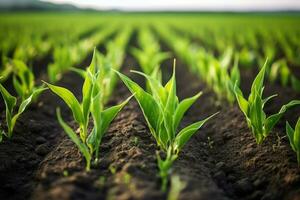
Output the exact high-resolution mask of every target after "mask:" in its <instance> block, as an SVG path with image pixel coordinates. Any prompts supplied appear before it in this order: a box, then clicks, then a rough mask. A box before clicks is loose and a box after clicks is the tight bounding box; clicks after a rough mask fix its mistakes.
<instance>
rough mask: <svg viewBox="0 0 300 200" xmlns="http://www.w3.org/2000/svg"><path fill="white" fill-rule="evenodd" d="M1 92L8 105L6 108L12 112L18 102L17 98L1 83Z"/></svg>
mask: <svg viewBox="0 0 300 200" xmlns="http://www.w3.org/2000/svg"><path fill="white" fill-rule="evenodd" d="M0 92H1V94H2V97H3V99H4V103H5V106H6V109H7V110H8V112H10V113H12V112H13V109H14V107H15V106H16V104H17V98H16V97H14V96H12V95H11V94H10V93H9V92H8V91H7V90H6V89H5V88H4V87H3V85H2V84H1V83H0Z"/></svg>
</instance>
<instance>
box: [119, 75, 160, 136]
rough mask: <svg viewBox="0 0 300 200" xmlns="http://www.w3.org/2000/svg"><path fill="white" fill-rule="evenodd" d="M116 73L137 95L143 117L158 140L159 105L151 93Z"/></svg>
mask: <svg viewBox="0 0 300 200" xmlns="http://www.w3.org/2000/svg"><path fill="white" fill-rule="evenodd" d="M115 72H116V73H117V74H118V75H119V77H120V78H121V80H122V81H123V82H124V84H125V85H126V86H127V87H128V89H129V90H130V92H131V93H132V94H135V95H134V97H135V99H136V100H137V102H138V103H139V105H140V107H141V109H142V112H143V115H144V117H145V119H146V121H147V123H148V126H149V128H150V130H151V132H152V134H154V137H155V138H157V133H156V128H157V127H159V121H158V119H159V118H160V116H161V111H160V109H159V106H158V104H157V103H156V101H155V100H154V98H153V97H152V96H151V95H150V94H149V93H147V92H145V91H144V90H143V89H142V88H141V87H140V86H139V85H138V84H136V83H135V82H133V81H132V80H131V79H130V78H128V77H127V76H125V75H123V74H121V73H120V72H118V71H115ZM153 131H154V133H153Z"/></svg>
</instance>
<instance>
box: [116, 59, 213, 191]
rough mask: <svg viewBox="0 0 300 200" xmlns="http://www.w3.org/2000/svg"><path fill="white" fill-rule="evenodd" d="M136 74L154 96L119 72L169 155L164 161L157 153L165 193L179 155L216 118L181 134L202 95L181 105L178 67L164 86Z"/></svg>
mask: <svg viewBox="0 0 300 200" xmlns="http://www.w3.org/2000/svg"><path fill="white" fill-rule="evenodd" d="M134 72H135V73H138V74H140V75H142V76H144V77H145V78H146V79H147V80H148V82H149V85H150V88H151V93H149V92H146V91H145V90H144V89H142V88H141V87H140V86H139V85H138V84H137V83H135V82H134V81H132V80H131V79H130V78H128V77H127V76H125V75H123V74H121V73H119V72H116V73H117V74H118V75H119V77H120V78H121V80H122V81H123V82H124V84H125V85H126V86H127V87H128V89H129V90H130V91H131V93H134V94H135V95H134V97H135V98H136V100H137V102H138V103H139V105H140V108H141V110H142V112H143V115H144V117H145V119H146V122H147V124H148V127H149V129H150V132H151V134H152V136H153V137H154V138H155V140H156V142H157V145H158V146H159V147H160V149H161V150H162V151H163V152H165V154H166V157H165V158H161V156H160V155H159V154H157V160H158V167H159V170H160V172H159V175H160V177H161V179H162V190H163V191H166V188H167V183H168V175H169V173H170V169H171V167H172V164H173V162H174V161H175V160H176V159H177V157H178V154H179V152H180V151H181V149H182V148H183V146H184V145H185V144H186V143H187V141H188V140H189V139H190V138H191V137H192V136H193V135H194V134H195V133H196V132H197V130H198V129H200V128H201V126H202V125H203V124H204V123H205V122H207V121H208V120H209V119H210V118H212V117H213V116H214V115H211V116H210V117H208V118H206V119H204V120H201V121H198V122H196V123H193V124H191V125H189V126H187V127H185V128H184V129H182V130H180V131H178V126H179V124H180V121H181V120H182V118H183V116H184V114H185V112H186V111H187V110H188V109H189V107H190V106H191V105H192V104H193V103H194V102H195V101H196V100H197V99H198V98H199V97H200V95H201V94H202V93H201V92H199V93H198V94H196V95H195V96H193V97H190V98H187V99H184V100H182V101H180V102H179V100H178V97H177V95H176V80H175V64H174V69H173V75H172V77H171V79H170V80H169V81H168V82H167V84H166V85H164V86H163V85H162V83H161V82H160V81H159V80H157V79H155V78H153V77H152V76H149V75H147V74H144V73H142V72H137V71H134Z"/></svg>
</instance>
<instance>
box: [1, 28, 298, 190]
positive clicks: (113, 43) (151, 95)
mask: <svg viewBox="0 0 300 200" xmlns="http://www.w3.org/2000/svg"><path fill="white" fill-rule="evenodd" d="M119 25H120V24H119V23H118V24H111V25H106V26H105V28H104V29H102V30H101V31H98V32H95V33H92V34H91V35H90V36H89V37H87V38H83V39H79V36H78V35H80V34H81V33H82V32H81V31H78V32H76V33H74V38H73V39H71V40H70V41H69V42H62V45H59V46H55V44H58V43H59V42H58V41H55V42H53V43H51V45H54V46H53V62H51V63H50V64H49V65H48V70H47V75H48V77H47V78H48V79H47V80H45V81H46V82H44V84H41V85H38V84H37V81H36V80H37V77H35V75H34V73H33V72H32V69H31V68H30V67H28V66H27V64H26V63H28V60H31V59H33V58H34V57H35V56H34V55H26V56H24V57H23V58H22V57H18V56H15V55H13V56H12V59H10V60H9V61H8V62H7V63H6V62H5V61H4V60H5V59H3V60H2V61H3V63H4V64H3V63H2V68H3V69H1V72H2V73H1V74H2V76H1V78H2V80H3V82H5V80H9V78H10V77H12V85H13V88H14V90H15V93H16V94H17V95H12V94H11V92H9V90H8V89H6V88H5V87H4V85H3V84H0V92H1V94H2V97H3V99H4V103H5V107H6V111H5V112H6V127H3V129H2V130H1V132H0V141H2V140H3V139H6V138H8V139H10V138H11V137H12V136H13V130H14V126H15V124H16V122H17V120H18V118H19V117H20V115H21V114H22V113H23V112H24V111H26V109H27V108H28V106H29V105H30V104H31V103H32V102H35V101H38V97H39V95H40V94H41V93H42V92H43V91H45V90H46V89H50V90H51V91H52V92H53V93H54V94H56V95H58V96H59V97H60V98H61V99H62V100H63V101H64V102H65V103H66V105H67V106H68V107H69V108H70V110H71V111H72V116H73V118H74V121H75V122H76V127H77V128H78V130H76V129H73V128H72V127H71V126H70V125H68V124H67V123H66V122H65V121H64V120H63V118H62V116H61V113H60V109H59V108H58V109H57V119H58V122H59V124H60V125H61V126H62V128H63V129H64V132H65V133H66V134H67V135H68V136H69V138H70V139H71V140H72V141H73V142H74V143H75V145H76V146H77V147H78V149H79V151H80V152H81V153H82V155H83V156H84V158H85V160H86V170H87V171H89V170H90V168H91V166H92V165H93V164H97V162H99V146H100V144H101V140H102V138H103V136H104V134H105V132H106V131H107V129H108V127H109V125H110V123H111V122H112V121H113V119H114V118H115V117H116V116H117V114H118V113H119V112H120V111H121V109H122V108H123V107H124V106H125V105H126V104H127V102H128V101H129V100H130V99H131V98H132V97H134V98H135V99H136V101H137V102H138V104H139V106H140V108H141V110H142V113H143V115H144V118H145V121H146V122H147V125H148V128H149V130H150V133H151V135H152V136H153V138H154V139H155V141H156V143H157V147H158V149H160V150H161V151H162V152H163V155H161V154H160V153H158V154H157V163H158V168H159V175H160V177H161V179H162V184H161V187H162V190H163V191H166V189H167V184H168V179H169V174H170V170H171V168H172V165H173V162H175V160H176V159H177V158H178V156H179V155H180V151H181V150H182V148H183V147H184V145H185V144H186V143H187V142H188V141H189V139H190V138H191V137H192V136H193V135H194V134H195V133H197V131H198V130H199V129H200V128H201V127H202V126H203V125H204V124H205V123H206V122H207V121H208V120H213V119H211V118H212V117H213V116H215V115H216V114H217V113H215V114H213V113H211V115H210V116H209V117H207V118H205V119H203V120H201V121H198V122H195V123H192V124H191V125H188V126H186V127H185V128H183V129H181V130H178V129H179V124H180V122H181V121H182V118H183V117H184V115H185V113H186V112H187V111H188V109H189V108H190V107H191V105H192V104H193V103H194V102H195V101H196V100H198V98H199V97H200V96H201V94H202V92H201V91H199V93H198V94H195V96H193V97H190V98H186V99H183V100H181V101H180V100H179V98H178V96H177V87H176V76H175V75H176V67H175V65H176V62H175V61H174V66H173V73H172V76H171V78H170V79H169V80H168V81H167V83H166V84H164V83H163V81H162V80H163V79H162V77H164V74H163V72H162V70H161V66H160V65H161V63H162V62H163V61H164V60H165V59H167V58H169V57H171V53H169V52H163V51H162V50H161V49H162V48H161V47H160V42H159V40H158V38H156V35H155V34H153V33H154V32H153V30H152V29H151V28H150V27H149V26H141V25H140V24H139V28H138V31H137V32H138V40H137V41H138V46H139V48H132V49H130V50H131V53H132V55H133V56H134V57H135V58H136V60H137V61H138V63H139V65H140V68H141V69H142V71H143V72H140V71H133V72H134V73H136V74H139V75H141V76H143V77H144V78H145V81H146V87H145V88H143V87H141V86H140V85H139V84H138V83H136V82H134V81H133V80H132V79H131V78H130V77H128V76H126V75H124V74H122V73H121V70H120V67H121V66H122V62H123V60H124V58H125V56H126V50H127V47H128V43H129V40H130V38H131V36H132V33H133V29H132V27H131V26H129V27H124V28H123V29H121V30H120V31H118V32H117V33H116V29H117V26H119ZM154 30H155V32H156V33H158V35H159V37H160V38H161V39H162V41H163V42H165V43H166V44H167V45H168V46H169V48H170V49H171V50H172V51H174V52H175V53H176V55H177V56H178V58H180V59H181V60H182V61H184V62H185V63H186V65H187V66H188V67H189V70H191V72H193V73H195V74H197V75H198V76H199V77H200V79H201V80H203V81H204V82H205V83H206V84H207V86H208V87H209V88H210V89H212V90H213V91H214V92H215V93H216V95H217V96H218V102H217V103H218V104H223V103H224V101H227V102H229V105H230V106H235V103H237V104H238V106H239V108H240V110H241V112H242V113H243V114H244V115H245V119H246V121H247V124H248V126H249V128H250V130H251V131H252V133H253V136H254V137H255V139H256V142H257V144H261V143H262V142H263V141H264V140H265V139H266V137H267V136H268V135H269V134H270V132H271V130H272V129H273V127H274V126H275V125H276V124H277V123H278V121H279V120H280V118H281V117H282V116H283V115H284V113H285V112H286V111H287V110H288V109H290V108H292V107H295V106H297V105H299V104H300V100H293V101H290V102H289V103H287V104H285V105H282V107H281V109H280V110H279V111H278V112H277V113H275V114H272V115H269V116H267V114H266V113H265V111H264V107H265V105H266V103H267V102H268V101H269V100H270V99H271V98H273V97H275V95H272V96H269V97H266V98H265V97H263V90H264V79H265V74H268V75H269V76H270V79H272V76H273V78H274V77H275V78H276V77H277V73H275V72H274V71H273V72H272V69H274V68H275V67H274V65H270V64H268V63H269V62H273V60H272V59H273V58H270V60H271V61H265V63H264V64H263V66H262V67H260V71H259V73H258V74H257V76H256V78H255V79H254V81H253V83H252V87H251V92H250V95H249V97H248V98H245V97H244V94H243V92H242V90H241V89H240V82H241V80H240V68H239V64H240V59H241V57H242V56H241V55H240V54H239V53H238V52H239V50H236V49H238V48H237V47H236V46H235V45H237V46H239V45H240V46H244V43H243V42H241V43H240V44H234V45H232V46H230V48H227V47H226V48H225V47H223V46H222V45H221V47H218V46H214V48H216V49H217V51H218V53H220V54H221V56H220V57H219V56H217V55H215V54H214V53H212V52H210V50H209V48H212V47H209V48H208V49H206V48H203V47H202V46H197V44H193V45H191V41H190V36H188V37H181V36H180V35H179V34H177V33H174V32H172V31H171V30H172V29H170V28H168V26H165V25H164V24H159V25H155V26H154ZM44 31H46V30H44ZM47 31H48V30H47ZM47 31H46V32H47ZM113 33H116V34H115V36H114V39H108V38H109V36H111V35H112V34H113ZM43 34H45V33H44V32H41V33H39V34H38V36H37V37H38V38H39V40H41V41H40V42H37V43H38V44H41V43H43V42H42V39H41V38H43V37H42V36H43ZM252 34H253V33H250V36H247V37H250V38H252V37H254V36H252ZM24 35H26V36H24V40H29V43H31V42H32V38H34V37H31V36H30V34H28V33H24ZM75 35H76V36H75ZM204 35H205V34H204ZM216 37H217V36H216ZM228 37H229V36H228ZM230 37H233V36H230ZM26 38H27V39H26ZM293 38H294V39H291V40H292V41H294V40H295V41H298V40H297V39H298V38H297V37H296V36H293ZM22 40H23V39H22ZM54 40H55V39H54ZM106 40H107V41H106ZM241 40H242V39H241ZM250 40H251V39H250ZM253 40H255V41H256V39H253ZM50 41H51V39H50ZM242 41H243V40H242ZM25 43H27V42H25ZM101 43H105V45H106V52H105V54H102V53H100V52H98V51H97V50H96V48H95V49H94V52H93V58H92V61H91V63H90V65H89V66H88V67H87V68H86V69H80V68H76V65H78V64H79V63H80V62H81V61H82V60H84V59H85V58H86V57H87V56H88V54H89V52H91V51H92V50H93V48H94V46H95V44H101ZM211 43H214V44H216V43H218V42H215V41H213V42H211ZM279 43H280V44H281V43H283V44H282V46H284V45H287V44H285V43H284V42H282V41H281V42H279ZM250 44H251V45H252V42H250ZM210 45H211V44H210ZM253 45H254V44H253ZM33 46H35V45H33ZM205 46H206V45H205ZM207 46H209V45H207ZM224 46H227V44H226V45H224ZM251 47H252V46H251ZM254 47H255V45H254ZM254 47H253V48H254ZM10 48H11V49H18V48H21V49H23V48H22V47H17V46H15V47H9V48H8V50H4V49H1V50H2V52H5V53H4V54H3V57H7V56H9V53H8V52H9V51H11V49H10ZM35 48H36V50H39V47H38V45H37V46H35ZM270 48H271V47H270ZM254 49H255V48H254ZM23 50H24V49H23ZM16 51H17V50H15V52H16ZM48 51H49V49H47V50H45V52H48ZM42 55H43V54H42ZM262 57H265V56H262ZM20 59H21V60H20ZM260 59H261V58H260ZM288 59H289V58H288ZM264 60H265V58H264ZM289 61H290V60H288V62H289ZM260 62H261V61H260ZM283 62H284V61H283ZM286 62H287V61H286ZM292 62H295V63H297V61H296V60H293V61H292ZM251 66H252V64H251ZM275 66H276V65H275ZM6 67H10V68H11V69H13V70H11V72H10V73H3V72H5V71H7V68H6ZM278 68H279V67H277V69H276V71H279V69H278ZM70 70H72V71H74V72H76V73H78V74H79V75H80V76H81V77H82V78H83V79H84V83H83V85H82V99H78V98H76V96H75V95H74V94H73V93H72V91H70V90H68V89H66V88H64V87H60V86H57V85H56V84H57V82H58V80H59V79H61V78H63V74H64V73H65V72H67V71H70ZM274 73H275V74H274ZM281 73H283V72H281ZM290 76H292V78H291V79H295V77H294V76H293V74H292V73H291V72H289V73H288V77H290ZM118 79H120V80H122V82H123V83H124V84H125V85H126V86H127V88H128V89H129V90H130V92H131V93H132V96H130V97H128V98H127V99H126V100H124V101H123V102H122V103H120V104H118V105H114V106H111V107H108V108H107V107H106V103H107V101H108V100H109V98H110V97H111V95H112V93H113V91H114V89H115V86H116V82H117V80H118ZM282 79H284V80H285V79H286V77H283V78H282ZM293 83H294V84H295V85H296V86H295V88H298V87H299V85H298V84H299V83H298V82H297V81H296V82H295V81H293ZM286 132H287V136H288V138H289V140H290V144H291V148H292V149H293V150H294V151H295V152H296V154H297V159H298V162H299V164H300V118H299V120H298V122H297V124H296V126H295V129H293V127H292V126H291V125H290V124H289V123H288V122H286Z"/></svg>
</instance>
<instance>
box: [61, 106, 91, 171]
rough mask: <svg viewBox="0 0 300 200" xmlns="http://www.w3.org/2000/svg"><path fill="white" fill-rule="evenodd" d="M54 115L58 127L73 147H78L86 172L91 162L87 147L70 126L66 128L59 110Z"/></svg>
mask: <svg viewBox="0 0 300 200" xmlns="http://www.w3.org/2000/svg"><path fill="white" fill-rule="evenodd" d="M56 115H57V119H58V122H59V123H60V125H61V126H62V128H63V129H64V131H65V133H66V134H67V135H68V136H69V138H70V139H71V140H72V141H73V142H74V143H75V145H76V146H77V147H78V149H79V150H80V152H81V153H82V154H83V156H84V157H85V159H86V162H87V170H89V165H90V164H89V163H90V160H91V154H90V153H89V149H88V147H87V146H86V145H85V144H84V143H82V142H81V140H80V138H79V137H78V136H77V135H76V133H75V132H74V131H73V130H72V128H71V127H70V126H68V125H67V124H66V123H65V122H64V121H63V119H62V117H61V114H60V109H59V108H57V110H56Z"/></svg>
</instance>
